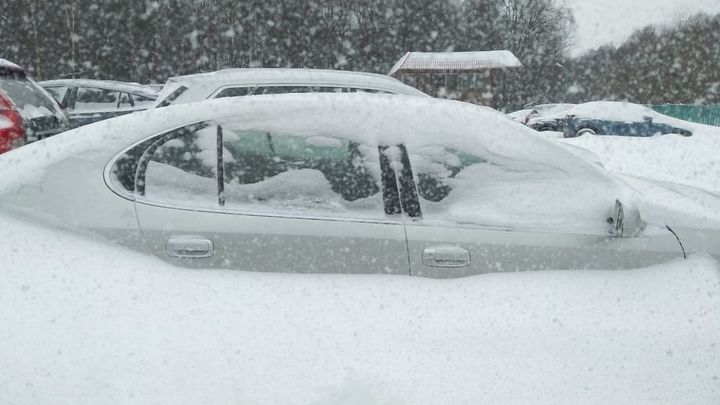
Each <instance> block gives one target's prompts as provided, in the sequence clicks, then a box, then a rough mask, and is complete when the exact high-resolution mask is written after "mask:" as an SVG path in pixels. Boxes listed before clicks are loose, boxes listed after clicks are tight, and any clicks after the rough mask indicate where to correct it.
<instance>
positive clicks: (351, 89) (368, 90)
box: [350, 87, 395, 94]
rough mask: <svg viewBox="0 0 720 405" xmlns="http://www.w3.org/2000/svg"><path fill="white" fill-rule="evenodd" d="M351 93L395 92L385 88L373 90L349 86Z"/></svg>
mask: <svg viewBox="0 0 720 405" xmlns="http://www.w3.org/2000/svg"><path fill="white" fill-rule="evenodd" d="M350 92H351V93H372V94H395V93H393V92H390V91H385V90H375V89H363V88H360V87H351V88H350Z"/></svg>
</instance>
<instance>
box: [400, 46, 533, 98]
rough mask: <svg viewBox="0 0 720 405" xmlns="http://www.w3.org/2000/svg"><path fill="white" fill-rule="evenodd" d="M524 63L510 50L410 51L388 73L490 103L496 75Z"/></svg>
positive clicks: (447, 94)
mask: <svg viewBox="0 0 720 405" xmlns="http://www.w3.org/2000/svg"><path fill="white" fill-rule="evenodd" d="M522 67H523V65H522V63H520V61H519V60H518V58H516V57H515V55H513V53H512V52H510V51H479V52H408V53H406V54H405V56H403V57H402V58H400V60H399V61H397V63H396V64H395V66H393V67H392V69H390V72H389V73H388V75H390V76H393V77H395V78H397V79H399V80H401V81H403V82H405V83H406V84H409V85H411V86H414V87H415V88H417V89H419V90H422V91H424V92H425V93H428V94H430V95H432V96H435V97H442V98H452V99H459V100H463V101H470V102H474V103H477V104H483V105H490V104H492V98H493V97H492V95H493V88H494V81H495V80H494V79H495V77H496V76H497V75H498V74H499V73H501V72H503V71H506V70H508V69H519V68H522Z"/></svg>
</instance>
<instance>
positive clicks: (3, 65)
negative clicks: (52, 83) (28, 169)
mask: <svg viewBox="0 0 720 405" xmlns="http://www.w3.org/2000/svg"><path fill="white" fill-rule="evenodd" d="M69 128H70V125H69V123H68V117H67V115H66V114H65V112H64V111H63V110H62V108H61V107H60V105H59V104H58V102H57V101H56V100H55V99H53V97H52V96H51V95H50V94H48V92H46V91H45V90H43V88H42V87H40V86H39V85H38V84H37V83H35V81H33V80H32V79H31V78H30V77H29V76H28V74H27V72H26V71H25V69H23V68H22V67H20V66H18V65H16V64H14V63H12V62H10V61H7V60H5V59H0V153H4V152H7V151H9V150H11V149H14V148H16V147H18V146H22V145H24V144H26V143H30V142H34V141H36V140H38V139H42V138H46V137H48V136H52V135H55V134H57V133H60V132H62V131H65V130H67V129H69Z"/></svg>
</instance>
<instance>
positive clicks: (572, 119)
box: [563, 101, 692, 138]
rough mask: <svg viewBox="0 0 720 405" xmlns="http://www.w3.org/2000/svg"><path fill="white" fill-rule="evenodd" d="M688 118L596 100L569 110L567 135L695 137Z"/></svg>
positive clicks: (566, 124)
mask: <svg viewBox="0 0 720 405" xmlns="http://www.w3.org/2000/svg"><path fill="white" fill-rule="evenodd" d="M688 124H689V123H688V122H687V121H683V120H679V119H677V118H672V117H668V116H667V115H663V114H660V113H659V112H656V111H654V110H652V109H650V108H648V107H645V106H643V105H639V104H633V103H628V102H619V101H594V102H590V103H584V104H579V105H577V106H575V107H573V108H571V109H570V110H568V111H567V114H566V117H565V129H564V130H563V136H564V137H565V138H573V137H577V136H582V135H585V134H588V135H620V136H637V137H647V136H655V135H667V134H676V135H681V136H692V131H691V130H689V129H688V127H689V126H690V125H688Z"/></svg>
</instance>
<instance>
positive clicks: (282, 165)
mask: <svg viewBox="0 0 720 405" xmlns="http://www.w3.org/2000/svg"><path fill="white" fill-rule="evenodd" d="M220 150H221V151H222V152H221V153H218V152H219V151H220ZM111 180H112V182H113V183H114V184H115V185H116V188H117V189H120V190H125V191H126V192H127V193H128V194H133V195H134V196H136V197H137V198H138V199H139V200H141V201H146V202H150V203H156V204H162V205H168V206H179V207H188V208H203V209H209V208H212V209H218V210H222V211H235V212H243V213H249V214H270V215H281V216H282V215H290V216H296V215H300V216H315V217H328V216H330V217H338V218H348V217H349V218H355V219H382V218H385V217H386V215H385V210H384V205H383V204H384V203H383V193H382V192H381V169H380V159H379V152H378V147H377V146H368V145H361V144H359V143H357V142H353V141H349V140H346V139H342V138H336V137H332V136H302V137H301V136H293V135H286V134H275V133H271V132H267V131H244V130H234V129H233V128H232V125H231V124H227V125H223V124H221V123H209V122H206V123H202V124H195V125H191V126H188V127H184V128H181V129H178V130H175V131H171V132H169V133H166V134H163V135H161V136H159V137H156V138H153V139H149V140H147V141H145V142H143V143H141V144H139V145H138V146H136V147H135V148H133V149H131V150H129V151H128V152H126V153H125V154H124V155H122V156H121V157H120V158H118V159H117V161H116V162H115V164H114V166H113V169H112V176H111Z"/></svg>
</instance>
